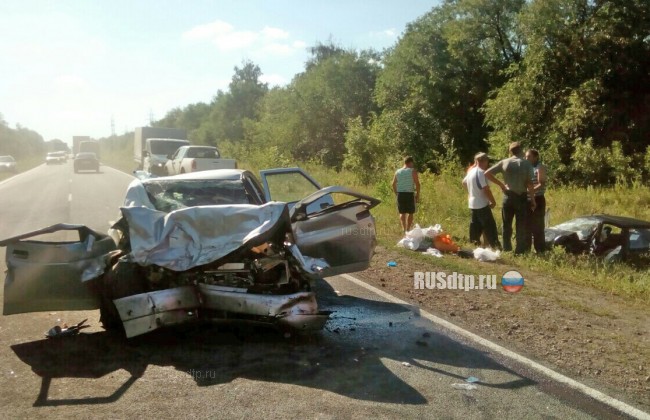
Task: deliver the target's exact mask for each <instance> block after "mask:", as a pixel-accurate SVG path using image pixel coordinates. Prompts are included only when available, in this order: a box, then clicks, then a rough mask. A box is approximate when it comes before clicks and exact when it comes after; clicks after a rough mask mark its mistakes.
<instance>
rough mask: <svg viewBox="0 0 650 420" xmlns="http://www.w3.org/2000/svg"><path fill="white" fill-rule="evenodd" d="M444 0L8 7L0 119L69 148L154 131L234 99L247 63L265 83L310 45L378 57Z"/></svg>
mask: <svg viewBox="0 0 650 420" xmlns="http://www.w3.org/2000/svg"><path fill="white" fill-rule="evenodd" d="M437 3H438V0H428V1H424V0H406V1H400V0H373V1H368V0H365V1H360V0H309V1H307V0H266V1H261V0H259V1H253V0H249V1H247V0H238V1H228V0H210V1H208V0H191V1H190V0H169V1H165V0H110V1H100V0H58V1H51V0H2V1H0V115H1V116H2V118H3V119H4V121H6V122H7V123H8V124H9V126H10V127H12V128H15V127H16V126H17V124H19V125H20V126H22V127H26V128H29V129H31V130H34V131H36V132H38V133H39V134H41V135H42V136H43V138H44V139H45V140H46V141H48V140H52V139H55V138H58V139H61V140H63V141H65V142H67V143H71V142H72V136H77V135H88V136H91V137H94V138H101V137H108V136H110V135H111V134H112V133H115V134H117V135H120V134H123V133H125V132H127V131H132V130H133V129H134V128H135V127H139V126H146V125H149V121H150V120H152V119H153V120H158V119H161V118H163V117H164V116H165V115H166V114H167V112H168V111H170V110H172V109H174V108H179V107H180V108H183V107H185V106H187V105H189V104H192V103H197V102H205V103H209V102H210V101H211V100H212V98H213V97H214V96H215V94H216V93H217V92H218V91H219V90H223V91H227V89H228V84H229V83H230V80H231V78H232V76H233V74H234V68H235V66H238V67H242V63H243V62H244V61H245V60H246V61H251V62H253V63H254V64H256V65H258V66H259V67H260V69H261V71H262V74H263V76H262V81H263V82H266V83H268V84H269V86H271V87H272V86H283V85H286V84H287V83H289V82H290V81H291V79H292V78H293V76H295V75H296V74H298V73H300V72H302V71H303V70H304V64H305V62H306V61H307V59H308V58H309V47H311V46H314V45H317V44H318V43H328V42H329V41H330V40H331V41H332V42H334V43H335V44H336V45H339V46H341V47H343V48H351V49H355V50H362V49H368V48H373V49H375V50H378V51H381V50H383V49H385V48H388V47H391V46H394V45H395V43H396V42H397V41H398V39H399V37H400V36H401V35H402V33H403V31H404V30H405V28H406V25H407V24H408V23H410V22H413V21H414V20H416V19H417V18H418V17H420V16H422V15H424V14H425V13H427V12H428V11H430V10H431V9H432V8H433V7H434V6H436V4H437Z"/></svg>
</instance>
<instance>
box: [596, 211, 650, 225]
mask: <svg viewBox="0 0 650 420" xmlns="http://www.w3.org/2000/svg"><path fill="white" fill-rule="evenodd" d="M583 217H593V218H597V219H598V220H601V221H603V222H605V223H609V224H612V225H615V226H618V227H622V228H643V229H650V222H647V221H645V220H640V219H634V218H632V217H625V216H612V215H609V214H594V215H591V216H583Z"/></svg>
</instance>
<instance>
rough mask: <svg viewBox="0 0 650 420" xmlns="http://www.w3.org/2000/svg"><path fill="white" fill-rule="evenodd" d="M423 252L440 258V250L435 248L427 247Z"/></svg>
mask: <svg viewBox="0 0 650 420" xmlns="http://www.w3.org/2000/svg"><path fill="white" fill-rule="evenodd" d="M423 254H427V255H432V256H434V257H438V258H442V252H440V250H438V249H436V248H427V250H426V251H424V252H423Z"/></svg>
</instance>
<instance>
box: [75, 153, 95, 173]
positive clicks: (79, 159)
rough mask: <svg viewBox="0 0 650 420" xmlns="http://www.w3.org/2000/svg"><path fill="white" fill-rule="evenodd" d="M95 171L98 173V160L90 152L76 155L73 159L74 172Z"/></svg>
mask: <svg viewBox="0 0 650 420" xmlns="http://www.w3.org/2000/svg"><path fill="white" fill-rule="evenodd" d="M79 171H95V172H99V159H97V155H95V154H94V153H92V152H81V153H77V155H76V156H75V157H74V172H75V173H77V172H79Z"/></svg>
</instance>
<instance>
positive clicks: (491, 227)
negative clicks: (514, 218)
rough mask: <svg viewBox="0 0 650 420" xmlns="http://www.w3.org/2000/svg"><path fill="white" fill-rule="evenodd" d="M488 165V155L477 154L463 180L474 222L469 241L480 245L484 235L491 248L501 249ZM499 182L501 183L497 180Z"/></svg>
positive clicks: (472, 221) (471, 224)
mask: <svg viewBox="0 0 650 420" xmlns="http://www.w3.org/2000/svg"><path fill="white" fill-rule="evenodd" d="M488 163H489V159H488V155H487V154H485V153H477V154H476V156H474V165H473V166H472V167H471V168H470V169H469V171H467V175H465V178H463V186H464V187H465V189H466V190H467V193H468V200H467V202H468V206H469V208H470V210H471V211H472V220H471V222H470V224H469V240H470V241H471V242H472V243H474V244H476V245H480V243H481V235H482V234H483V233H484V234H485V239H486V241H487V243H488V245H489V246H490V248H493V249H501V244H500V243H499V236H498V233H497V224H496V222H495V221H494V216H493V215H492V209H493V208H494V206H496V201H495V200H494V196H493V195H492V191H491V190H490V186H489V185H488V182H487V179H486V177H485V169H487V167H488ZM493 180H494V179H493ZM498 182H500V181H498V180H497V183H498ZM502 188H504V186H502Z"/></svg>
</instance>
